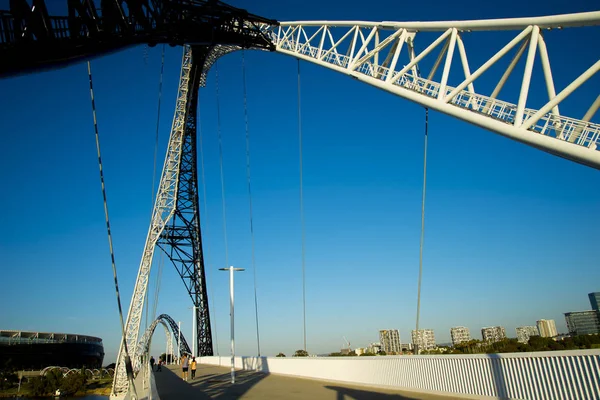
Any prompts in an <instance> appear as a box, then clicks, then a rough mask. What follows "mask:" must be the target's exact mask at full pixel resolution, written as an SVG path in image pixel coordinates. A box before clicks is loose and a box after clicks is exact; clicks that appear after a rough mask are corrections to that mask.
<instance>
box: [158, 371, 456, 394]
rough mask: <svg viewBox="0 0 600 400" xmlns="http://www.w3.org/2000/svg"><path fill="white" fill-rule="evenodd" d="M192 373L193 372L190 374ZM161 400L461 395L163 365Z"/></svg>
mask: <svg viewBox="0 0 600 400" xmlns="http://www.w3.org/2000/svg"><path fill="white" fill-rule="evenodd" d="M190 376H191V374H190ZM154 378H155V380H156V386H157V388H158V393H159V395H160V399H161V400H186V399H194V400H196V399H197V400H208V399H219V400H229V399H285V400H287V399H290V400H304V399H310V400H351V399H354V400H366V399H369V400H370V399H373V400H449V399H461V398H460V397H452V396H441V395H433V394H422V393H416V392H408V391H404V390H390V389H380V388H373V387H368V386H356V385H347V384H343V383H339V382H328V381H320V380H316V379H303V378H295V377H289V376H285V375H275V374H264V373H261V372H249V371H236V383H235V385H231V376H230V370H229V368H225V367H217V366H212V365H200V364H199V365H198V370H197V372H196V379H194V380H192V379H191V378H190V379H189V381H188V382H186V381H184V380H183V379H181V369H180V368H179V366H175V365H174V366H169V367H165V366H163V368H162V372H154Z"/></svg>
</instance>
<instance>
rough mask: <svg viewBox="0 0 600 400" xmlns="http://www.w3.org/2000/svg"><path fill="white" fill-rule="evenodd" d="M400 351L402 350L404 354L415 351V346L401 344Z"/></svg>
mask: <svg viewBox="0 0 600 400" xmlns="http://www.w3.org/2000/svg"><path fill="white" fill-rule="evenodd" d="M400 350H402V352H403V353H404V352H408V351H413V345H412V343H400Z"/></svg>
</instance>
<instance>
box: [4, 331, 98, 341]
mask: <svg viewBox="0 0 600 400" xmlns="http://www.w3.org/2000/svg"><path fill="white" fill-rule="evenodd" d="M13 340H15V342H20V343H23V342H24V341H30V342H37V343H40V342H41V343H52V342H59V343H64V342H71V343H99V344H101V343H102V339H101V338H99V337H95V336H87V335H79V334H75V333H55V332H30V331H9V330H0V342H5V343H6V342H12V341H13Z"/></svg>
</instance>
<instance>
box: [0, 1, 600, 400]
mask: <svg viewBox="0 0 600 400" xmlns="http://www.w3.org/2000/svg"><path fill="white" fill-rule="evenodd" d="M67 10H68V13H67V15H59V16H54V15H50V13H49V12H48V10H47V7H46V4H45V2H44V1H43V0H33V2H32V3H31V4H30V3H28V2H27V1H26V0H13V1H11V2H10V8H9V9H8V10H0V77H9V76H14V75H18V74H22V73H29V72H35V71H39V70H43V69H50V68H56V67H61V66H65V65H69V64H72V63H76V62H82V61H87V62H88V73H89V83H90V93H91V100H92V108H93V112H94V123H95V124H96V122H97V117H96V112H95V103H94V85H93V70H92V64H91V63H90V61H89V60H90V59H93V58H94V57H96V56H99V55H102V54H107V53H110V52H114V51H117V50H120V49H125V48H127V47H131V46H135V45H138V44H148V45H150V46H155V45H158V44H168V45H172V46H176V45H177V46H183V55H182V61H181V71H180V78H179V85H178V92H177V98H176V104H175V113H174V117H173V124H172V128H171V132H170V136H169V142H168V148H167V152H166V155H165V159H164V165H163V170H162V175H161V178H160V182H159V184H158V187H159V189H158V192H157V193H156V196H155V199H154V209H153V212H152V216H151V221H150V227H149V229H148V234H147V237H146V242H145V246H144V249H143V252H142V259H141V262H140V266H139V271H138V275H137V279H136V282H135V287H134V290H133V296H132V299H131V302H130V306H129V309H128V310H127V312H126V313H125V312H123V310H121V300H122V299H120V298H119V297H118V293H119V292H118V289H117V299H118V304H119V309H120V313H121V320H122V336H123V340H122V342H121V346H120V350H119V354H118V358H117V364H116V368H115V379H114V383H113V389H112V394H111V397H114V398H134V397H135V398H144V397H147V396H148V395H149V394H148V393H149V390H150V389H151V388H152V383H151V381H152V378H151V376H152V374H150V373H149V372H148V368H147V365H146V363H145V362H144V361H145V360H147V355H148V351H149V348H150V343H151V338H152V335H153V334H154V332H155V329H156V328H157V327H158V325H162V326H163V328H164V330H165V333H166V337H167V343H168V350H171V354H173V350H172V349H173V336H180V332H179V329H178V327H177V325H176V324H175V322H174V321H173V320H172V319H171V318H170V317H169V316H168V315H166V314H163V315H160V316H159V317H158V318H157V319H156V320H155V321H153V322H152V323H151V324H150V325H149V326H148V328H147V329H146V331H145V332H140V330H141V326H142V315H143V313H144V307H145V306H146V305H147V302H148V281H149V276H150V270H151V267H152V262H153V259H154V256H155V249H156V248H157V247H158V248H159V249H161V250H162V251H163V252H164V254H165V255H166V256H167V257H168V258H169V259H170V261H171V262H172V263H173V265H174V266H175V269H176V270H177V272H178V274H179V276H180V277H181V279H182V281H183V283H184V286H185V288H186V290H187V292H188V294H189V296H190V298H191V300H192V303H193V306H194V310H195V321H194V322H195V325H196V326H195V328H194V330H193V332H194V337H193V338H192V340H191V342H192V349H190V347H189V345H188V343H187V341H186V340H185V338H182V340H178V341H177V343H178V345H179V351H181V352H183V353H193V354H194V355H196V356H199V357H201V360H202V361H201V362H203V363H205V364H207V365H211V364H212V365H224V364H225V358H224V359H221V357H219V356H214V354H213V347H214V345H213V338H212V332H211V317H210V309H209V303H208V291H207V284H206V278H205V265H204V256H203V247H202V234H201V229H200V205H199V200H198V196H199V177H198V165H197V159H198V150H197V125H198V114H197V109H198V92H199V90H200V88H201V87H203V86H204V85H205V84H206V79H207V74H208V72H209V70H210V69H211V68H212V67H213V66H214V64H215V63H216V62H217V60H218V59H219V58H220V57H223V56H225V55H227V54H229V53H232V52H236V51H244V50H245V49H254V50H261V51H269V52H277V53H281V54H284V55H288V56H291V57H294V58H296V59H298V60H303V61H306V62H308V63H312V64H316V65H318V66H321V67H324V68H328V69H330V70H333V71H335V72H338V73H341V74H343V75H347V76H349V77H352V78H354V79H356V80H358V81H360V82H363V83H365V84H367V85H371V86H373V87H376V88H379V89H381V90H384V91H386V92H389V93H391V94H394V95H397V96H399V97H401V98H404V99H406V100H409V101H412V102H414V103H416V104H418V105H420V106H423V107H424V108H425V109H426V110H427V111H429V110H434V111H438V112H441V113H444V114H446V115H449V116H451V117H453V118H456V119H458V120H461V121H464V122H465V123H469V124H473V125H476V126H478V127H480V128H482V130H485V131H489V132H490V133H494V134H498V135H501V136H504V137H506V138H509V139H512V140H514V141H517V142H520V143H522V144H524V145H527V146H530V147H533V148H535V149H538V150H540V151H543V152H546V153H549V154H552V155H554V156H557V157H561V158H564V159H566V160H569V161H572V162H575V163H579V164H582V165H584V166H586V167H590V168H593V169H600V148H599V144H600V124H599V123H598V122H596V121H597V117H596V115H597V111H598V108H599V107H600V94H597V95H596V94H595V96H596V97H594V98H593V99H592V101H591V102H587V103H586V102H583V101H574V99H576V97H577V95H578V93H580V92H581V90H582V89H581V88H582V87H585V88H588V89H589V88H590V86H591V87H592V90H595V91H597V86H596V87H594V82H595V81H594V78H597V77H598V75H599V74H598V72H599V70H600V57H598V56H595V58H594V60H595V62H593V63H592V64H590V65H577V64H576V63H574V65H573V66H572V71H573V74H572V75H571V76H568V77H564V76H561V77H560V79H559V78H558V77H557V76H556V75H554V74H553V69H552V57H551V55H550V54H549V52H548V46H547V41H549V40H551V39H552V38H553V37H554V36H553V35H560V34H562V32H565V31H570V30H577V29H598V28H597V27H598V26H599V25H600V12H599V11H596V12H585V13H578V14H565V15H553V16H541V17H531V18H513V19H488V20H471V21H437V22H394V21H381V22H366V21H296V22H280V21H276V20H272V19H268V18H264V17H261V16H258V15H254V14H251V13H249V12H247V11H245V10H241V9H238V8H235V7H232V6H229V5H227V4H225V3H222V2H219V1H204V0H153V1H152V0H124V1H114V2H113V1H108V0H107V1H102V2H101V6H100V7H97V6H96V5H95V4H94V2H93V1H92V0H69V1H68V2H67ZM486 32H503V33H506V34H503V35H502V37H505V38H506V41H504V42H502V43H497V44H495V45H496V46H497V47H496V48H494V49H493V51H492V52H491V53H490V55H489V57H487V58H485V59H483V60H482V59H481V57H473V54H472V52H474V51H477V52H478V51H480V49H479V48H477V50H475V49H476V47H473V46H468V45H466V43H467V44H468V43H469V40H471V41H475V42H476V41H477V40H478V39H477V38H478V37H480V36H481V37H485V33H486ZM482 40H484V39H482ZM590 51H591V52H595V51H596V49H590ZM474 58H477V59H478V60H479V61H480V62H479V63H477V64H473V63H471V62H470V60H472V59H474ZM536 62H537V63H539V64H540V65H541V68H537V69H536V68H534V64H535V63H536ZM535 74H541V77H539V79H541V80H542V81H543V82H544V84H545V87H544V89H545V91H546V94H547V99H546V100H545V101H544V102H543V103H542V104H537V105H531V100H530V97H531V96H530V88H531V82H532V80H534V79H538V78H536V77H535V76H534V75H535ZM482 76H484V77H485V81H483V79H484V78H482ZM298 79H300V64H299V63H298ZM509 79H511V84H510V85H509V84H508V83H507V82H508V81H509ZM490 82H493V84H492V85H491V86H490ZM555 82H561V86H560V87H556V86H555ZM570 101H572V103H569V102H570ZM565 110H568V112H567V113H565V112H564V111H565ZM246 112H247V110H246ZM298 113H299V115H300V108H299V109H298ZM246 118H247V115H246ZM95 129H96V139H97V146H98V147H97V149H98V160H99V164H100V174H101V175H100V177H101V180H102V184H103V190H104V181H103V179H104V177H103V175H102V171H103V169H102V157H101V152H100V146H99V133H98V128H97V125H95ZM298 129H299V133H300V137H301V134H302V129H301V126H299V127H298ZM426 137H427V136H426ZM219 140H220V137H219ZM465 145H466V144H465ZM425 149H426V147H425ZM425 167H426V164H425ZM300 171H301V174H302V166H301V167H300ZM425 171H426V169H425ZM221 174H222V159H221ZM221 178H222V175H221ZM301 179H302V175H301ZM248 185H249V187H250V178H249V177H248ZM301 188H302V186H301ZM301 199H302V198H301ZM424 202H425V181H424V186H423V205H424ZM104 205H105V212H106V214H105V216H106V223H107V228H108V229H107V231H108V234H109V241H111V252H112V239H111V236H110V219H109V215H108V209H107V206H106V194H105V193H104ZM302 212H303V211H301V213H302ZM303 246H304V244H303ZM421 246H422V243H421ZM303 254H304V252H303ZM112 267H113V271H114V276H115V285H117V273H116V265H115V262H114V257H113V265H112ZM303 284H304V282H303ZM419 288H420V283H419ZM303 290H304V289H303ZM419 298H420V294H419ZM304 313H305V310H304ZM418 315H419V312H418V311H417V329H418V327H419V322H418V318H419V317H418ZM256 317H257V318H258V311H257V312H256ZM304 318H305V316H304ZM305 329H306V328H305V327H304V347H305V349H306V331H305ZM258 335H259V332H258V323H257V337H258ZM259 352H260V351H259ZM599 363H600V354H598V352H597V351H596V352H594V351H590V352H587V353H586V352H584V353H569V354H563V355H560V356H559V355H555V354H543V355H540V357H530V356H519V355H509V356H502V357H492V358H490V357H470V358H464V359H461V358H443V357H430V358H421V357H420V356H415V357H414V358H411V357H403V358H402V357H401V358H391V359H389V360H383V359H378V360H373V359H366V360H328V361H327V362H325V363H324V362H323V360H312V359H303V360H274V359H270V358H266V357H260V355H259V356H257V357H241V358H239V359H237V360H236V366H237V367H238V368H241V369H245V370H250V371H257V372H271V373H280V374H287V375H294V376H302V377H309V378H317V379H327V380H334V381H342V382H351V383H361V384H367V385H369V384H371V385H385V386H389V387H398V388H405V389H414V390H421V391H434V392H439V393H458V394H465V395H473V396H499V397H510V398H535V399H538V398H539V399H546V398H548V399H550V398H582V399H583V398H600V387H599V384H598V379H599V376H598V367H599ZM384 364H385V365H384ZM499 379H500V380H502V381H503V382H506V384H502V385H499V384H498V380H499ZM151 392H152V391H151V390H150V393H151Z"/></svg>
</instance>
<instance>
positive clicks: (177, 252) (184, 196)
mask: <svg viewBox="0 0 600 400" xmlns="http://www.w3.org/2000/svg"><path fill="white" fill-rule="evenodd" d="M205 56H206V50H205V49H204V48H192V67H191V71H190V79H189V81H188V89H187V93H188V104H187V111H186V113H185V127H184V131H183V140H182V151H181V161H180V164H179V176H178V179H177V184H176V199H177V200H176V206H175V210H174V214H173V217H172V218H171V221H170V222H169V224H168V225H167V226H165V228H164V230H163V232H162V235H161V236H160V238H159V240H158V243H157V244H158V246H159V247H160V248H161V249H163V250H164V251H165V253H166V254H167V256H168V257H169V258H170V259H171V261H172V262H173V265H174V266H175V268H176V269H177V272H178V273H179V276H180V277H181V279H182V280H183V282H184V284H185V287H186V289H187V291H188V293H189V295H190V297H191V298H192V302H193V303H194V306H195V307H196V309H195V311H196V330H197V343H196V344H197V349H198V355H200V356H212V355H213V344H212V333H211V327H210V312H209V309H208V296H207V291H206V278H205V273H204V257H203V254H202V234H201V228H200V212H199V204H198V168H197V162H196V160H197V151H196V143H197V140H196V138H197V136H196V125H197V124H196V119H197V109H198V89H199V86H200V76H201V74H202V65H203V63H204V60H205Z"/></svg>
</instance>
